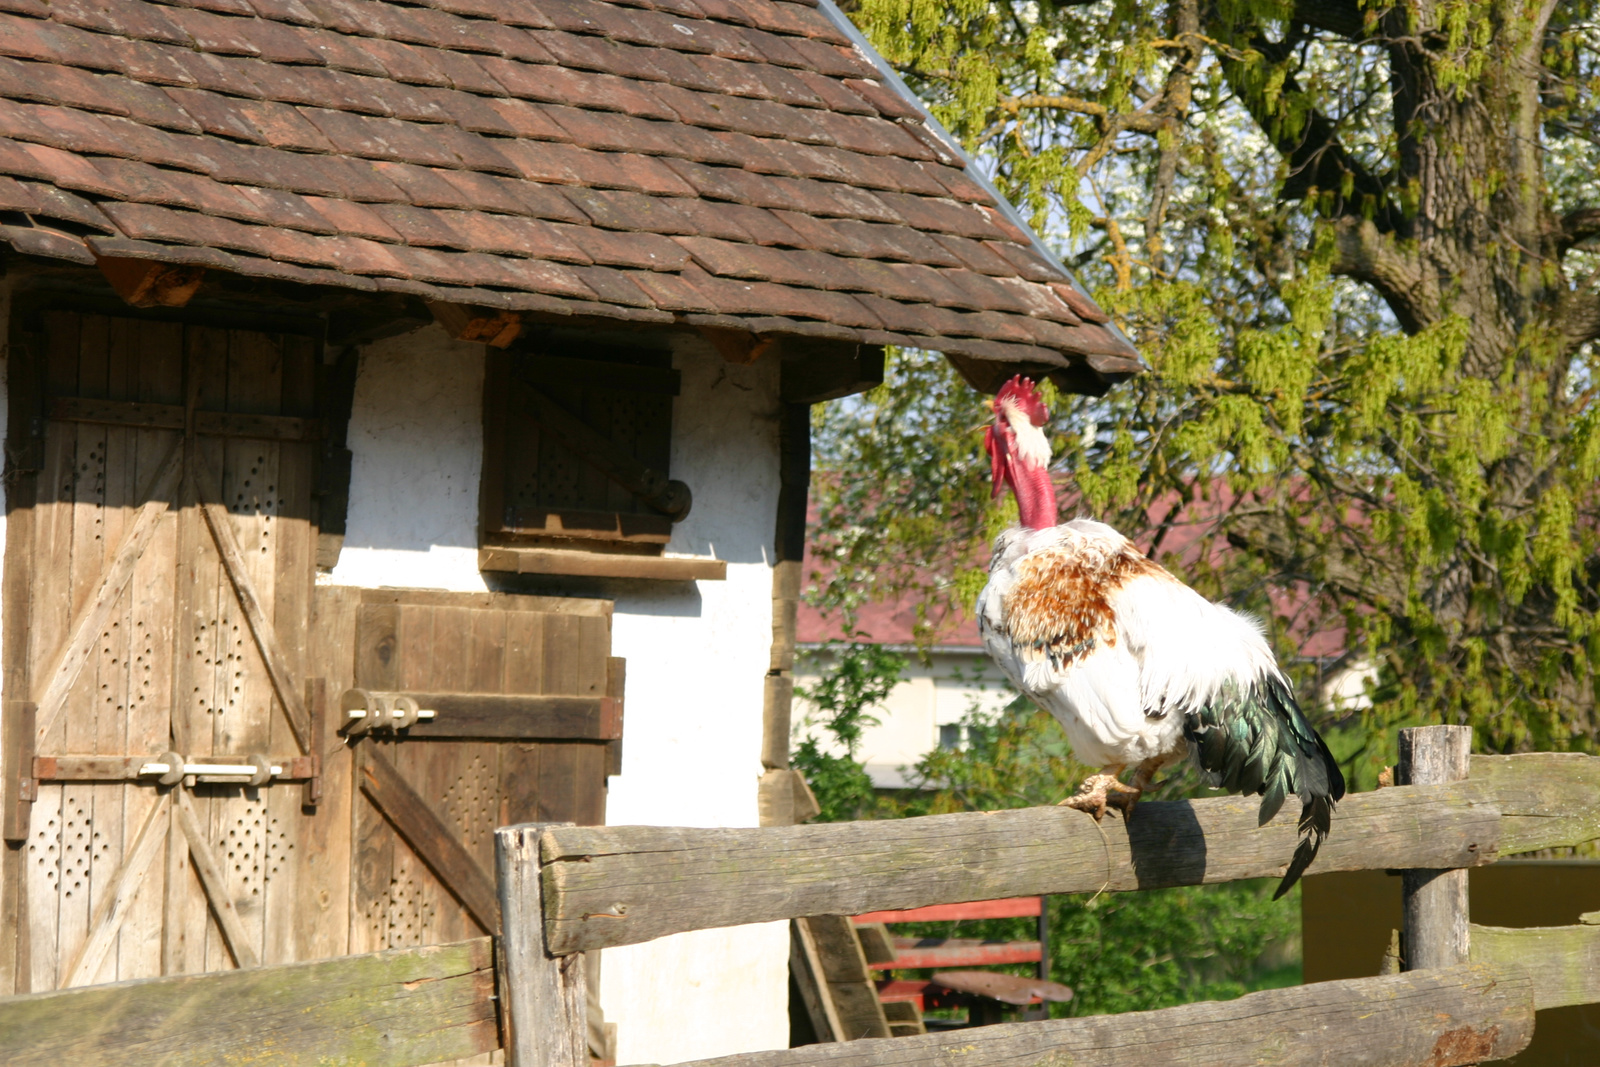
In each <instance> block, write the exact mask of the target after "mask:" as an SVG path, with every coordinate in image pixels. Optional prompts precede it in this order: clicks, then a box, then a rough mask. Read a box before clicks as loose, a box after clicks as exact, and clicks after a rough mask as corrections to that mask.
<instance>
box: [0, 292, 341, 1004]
mask: <svg viewBox="0 0 1600 1067" xmlns="http://www.w3.org/2000/svg"><path fill="white" fill-rule="evenodd" d="M15 319H16V320H18V321H17V323H16V325H15V327H14V331H13V337H12V349H11V352H12V356H11V360H10V370H11V379H12V380H11V391H12V405H11V419H12V425H11V432H10V437H9V441H8V450H9V451H10V453H11V455H10V459H11V463H10V466H9V471H10V475H11V481H10V485H9V486H8V488H9V491H10V499H9V501H8V503H9V505H10V506H9V509H8V510H9V516H10V522H9V530H8V535H9V536H8V538H7V546H6V560H5V564H6V565H5V593H4V599H5V612H6V627H5V639H6V647H5V658H6V663H5V667H6V691H7V694H8V696H10V697H13V698H15V697H17V696H20V695H23V694H26V695H27V696H28V698H29V699H28V702H26V703H24V702H21V701H15V702H13V703H12V704H11V705H10V706H8V707H7V709H6V716H5V719H6V727H7V757H8V758H7V766H8V768H9V770H8V778H11V776H12V774H13V773H15V775H16V777H15V778H12V782H15V783H17V784H15V785H11V784H9V783H8V789H7V793H8V803H7V810H6V813H5V814H6V837H7V839H8V841H11V842H13V843H14V847H13V848H12V849H11V850H10V851H9V852H8V855H7V865H6V870H5V887H4V891H5V900H6V902H7V911H8V914H7V916H6V919H7V920H8V921H7V923H6V925H7V926H8V927H9V928H10V930H11V931H12V932H13V938H14V940H13V941H12V942H11V943H10V944H8V945H7V946H6V948H7V949H8V951H7V953H6V957H7V959H6V962H8V963H10V964H11V966H12V969H13V984H14V986H15V988H16V989H17V990H18V991H24V990H36V991H37V990H46V989H53V988H58V987H65V986H69V985H85V984H91V983H96V982H107V981H115V980H119V979H127V978H141V977H148V976H151V975H156V974H163V973H166V974H173V973H182V972H191V971H202V970H216V969H219V968H221V967H224V966H232V965H234V964H237V965H241V966H250V965H253V964H255V963H258V962H264V961H268V962H270V961H275V960H288V959H293V958H295V956H294V942H293V939H292V938H289V939H285V938H283V937H281V936H279V934H278V931H281V930H283V929H285V928H286V927H288V926H289V925H291V924H292V918H293V915H294V913H295V911H296V900H295V888H294V881H295V878H294V875H295V869H296V865H295V863H294V862H292V850H293V848H294V842H293V839H292V830H293V825H292V824H293V823H294V822H295V821H296V820H297V819H298V818H299V817H300V815H299V809H300V806H301V801H302V799H303V796H302V789H301V787H299V786H297V785H290V784H288V783H289V782H291V781H293V780H305V779H309V778H311V777H313V776H314V773H315V770H314V765H315V760H314V759H313V758H309V757H310V749H309V744H310V740H311V737H310V734H311V725H310V715H309V712H308V710H307V705H306V698H305V689H304V669H305V634H306V619H307V615H308V611H309V607H310V597H311V589H312V583H313V579H314V550H315V536H314V530H313V528H312V526H311V522H310V515H311V499H312V478H313V474H314V465H315V461H316V453H315V449H314V446H313V444H312V442H314V441H315V440H316V439H317V438H318V437H319V436H320V427H319V424H318V423H317V421H316V420H315V419H314V418H313V417H312V416H313V414H314V381H315V371H316V364H317V359H316V356H317V351H318V345H317V343H316V341H315V340H314V339H313V338H312V337H310V336H306V335H299V334H294V333H281V332H280V333H265V332H258V331H251V330H242V329H231V328H227V327H224V326H204V325H194V324H185V323H182V322H176V321H161V320H159V319H155V318H129V317H117V316H112V315H105V314H88V313H82V312H76V311H69V310H45V311H32V312H19V313H18V314H17V315H16V316H15ZM163 753H165V754H166V755H161V754H163ZM197 767H204V768H208V769H209V773H205V772H200V773H188V774H186V773H185V769H186V768H188V769H190V770H193V769H195V768H197ZM172 785H175V786H176V788H170V789H169V788H163V786H172ZM18 845H20V847H17V846H18Z"/></svg>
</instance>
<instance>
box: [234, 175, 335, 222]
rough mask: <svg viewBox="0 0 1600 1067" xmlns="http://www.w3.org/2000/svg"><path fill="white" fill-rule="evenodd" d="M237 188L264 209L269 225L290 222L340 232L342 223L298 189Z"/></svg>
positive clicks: (259, 209)
mask: <svg viewBox="0 0 1600 1067" xmlns="http://www.w3.org/2000/svg"><path fill="white" fill-rule="evenodd" d="M234 192H235V193H237V194H238V195H239V197H240V198H242V199H243V200H245V201H246V202H247V203H249V204H250V205H251V206H252V207H254V208H255V209H256V210H257V211H258V212H259V213H260V217H261V221H262V222H263V223H265V224H266V225H269V226H287V227H289V228H291V229H296V230H304V231H306V232H307V233H319V234H334V233H338V232H339V229H338V227H336V226H334V225H333V224H332V223H330V222H329V221H328V220H327V219H325V218H323V217H322V215H321V214H319V213H318V212H317V209H316V208H314V207H312V206H311V205H310V204H309V203H307V202H306V200H305V198H304V197H301V196H296V195H295V194H294V193H288V192H284V191H283V190H282V189H257V188H255V187H253V186H249V185H238V186H235V187H234Z"/></svg>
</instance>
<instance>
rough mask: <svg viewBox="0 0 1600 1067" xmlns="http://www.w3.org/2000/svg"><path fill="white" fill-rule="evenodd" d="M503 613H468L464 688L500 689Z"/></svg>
mask: <svg viewBox="0 0 1600 1067" xmlns="http://www.w3.org/2000/svg"><path fill="white" fill-rule="evenodd" d="M506 615H507V613H506V612H504V611H499V610H495V609H488V610H480V611H474V612H473V613H472V632H471V635H470V637H469V639H468V641H467V681H466V685H465V691H466V692H469V693H500V692H504V687H505V674H506ZM487 869H488V868H485V870H487Z"/></svg>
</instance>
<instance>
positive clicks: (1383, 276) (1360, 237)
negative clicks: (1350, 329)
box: [1332, 217, 1439, 333]
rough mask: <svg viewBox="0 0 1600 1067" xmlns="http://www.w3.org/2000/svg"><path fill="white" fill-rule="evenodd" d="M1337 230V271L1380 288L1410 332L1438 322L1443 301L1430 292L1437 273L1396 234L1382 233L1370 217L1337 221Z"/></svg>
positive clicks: (1335, 240)
mask: <svg viewBox="0 0 1600 1067" xmlns="http://www.w3.org/2000/svg"><path fill="white" fill-rule="evenodd" d="M1333 232H1334V247H1335V250H1336V254H1335V256H1334V261H1333V266H1332V270H1333V273H1335V274H1342V275H1344V276H1345V277H1346V278H1354V279H1355V280H1357V281H1360V282H1366V283H1367V284H1368V285H1370V286H1372V287H1373V288H1374V289H1376V290H1377V291H1378V293H1379V295H1381V296H1382V297H1383V299H1384V302H1385V303H1387V304H1388V305H1389V308H1390V310H1392V311H1393V312H1394V314H1395V318H1397V319H1399V320H1400V325H1401V327H1402V328H1403V329H1404V330H1405V331H1406V332H1407V333H1416V332H1418V331H1419V330H1421V329H1423V328H1424V327H1426V326H1427V325H1428V324H1429V323H1431V322H1433V321H1434V319H1435V318H1436V317H1437V313H1438V306H1439V301H1438V299H1437V295H1436V294H1434V293H1431V292H1429V289H1430V288H1431V281H1432V278H1433V276H1432V274H1430V273H1429V272H1428V271H1426V270H1424V269H1423V266H1422V264H1421V263H1420V262H1419V261H1418V260H1417V258H1416V257H1415V256H1412V255H1408V254H1406V253H1405V252H1402V251H1401V250H1400V248H1399V247H1398V245H1397V243H1396V241H1395V238H1394V235H1393V234H1387V233H1383V232H1381V231H1380V230H1379V229H1378V227H1377V226H1376V225H1374V224H1373V223H1371V222H1369V221H1368V220H1366V219H1362V218H1350V217H1346V218H1343V219H1340V220H1339V221H1338V222H1337V223H1335V225H1334V231H1333Z"/></svg>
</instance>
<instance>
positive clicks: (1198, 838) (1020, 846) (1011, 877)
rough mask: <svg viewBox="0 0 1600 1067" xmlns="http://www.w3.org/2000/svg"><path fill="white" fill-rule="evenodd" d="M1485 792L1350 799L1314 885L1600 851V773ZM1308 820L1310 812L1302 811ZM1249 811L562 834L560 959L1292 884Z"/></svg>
mask: <svg viewBox="0 0 1600 1067" xmlns="http://www.w3.org/2000/svg"><path fill="white" fill-rule="evenodd" d="M1472 767H1473V777H1472V778H1471V779H1469V780H1468V781H1465V782H1456V783H1452V784H1450V785H1441V786H1409V787H1402V788H1395V789H1383V790H1379V791H1377V792H1375V793H1363V794H1357V795H1353V796H1349V797H1346V798H1345V800H1344V801H1343V802H1342V803H1341V804H1340V805H1339V810H1338V812H1337V813H1336V814H1335V816H1334V824H1333V833H1332V835H1331V836H1330V837H1329V839H1328V841H1327V843H1326V844H1325V845H1324V846H1323V849H1322V853H1321V855H1320V856H1319V857H1318V859H1317V862H1316V864H1315V865H1313V867H1312V868H1311V870H1312V871H1313V872H1319V871H1345V870H1370V869H1375V868H1376V869H1384V868H1399V867H1424V868H1446V867H1468V866H1474V865H1477V864H1481V863H1487V862H1492V861H1493V860H1494V859H1495V858H1496V857H1497V856H1500V855H1505V854H1508V853H1512V852H1520V851H1528V850H1531V849H1537V848H1547V847H1550V846H1552V845H1557V844H1574V843H1577V842H1579V841H1585V840H1589V839H1591V838H1594V837H1597V836H1600V759H1597V758H1592V757H1587V756H1566V755H1531V756H1509V757H1504V756H1502V757H1478V758H1475V759H1474V760H1473V764H1472ZM1289 807H1290V808H1291V809H1292V808H1293V804H1291V805H1290V806H1289ZM1256 809H1257V802H1256V801H1255V800H1253V799H1249V798H1241V797H1219V798H1215V799H1207V800H1197V801H1181V802H1171V803H1162V802H1151V803H1146V804H1141V805H1140V806H1139V808H1138V809H1137V811H1136V812H1135V814H1134V817H1133V819H1132V820H1131V821H1130V822H1128V823H1124V822H1122V821H1121V820H1120V819H1117V818H1115V817H1113V818H1108V819H1106V820H1105V821H1104V822H1103V823H1101V824H1099V825H1098V826H1097V825H1096V824H1095V823H1094V822H1093V821H1092V820H1090V819H1089V818H1088V817H1087V816H1086V815H1084V814H1083V813H1081V812H1077V811H1072V810H1070V809H1065V808H1056V807H1044V808H1025V809H1020V810H1014V811H1000V812H972V813H964V814H959V815H937V816H929V817H926V818H919V819H895V820H885V821H879V822H857V823H832V824H825V825H816V826H792V827H768V828H760V829H678V828H662V827H636V826H626V827H585V826H579V827H566V828H561V829H554V830H549V831H546V832H545V834H544V836H543V838H542V841H541V853H542V858H543V861H544V863H545V867H544V889H545V919H546V931H547V937H548V939H549V946H550V950H551V951H552V952H555V953H557V954H566V953H570V952H577V951H581V950H585V949H592V948H602V947H606V946H613V945H628V944H636V943H638V942H642V941H649V940H652V939H654V938H657V937H662V936H664V935H666V934H672V933H680V932H683V931H686V930H698V929H707V928H712V927H719V926H735V925H740V924H744V923H752V922H762V921H768V920H773V919H787V918H794V917H798V916H804V915H827V914H834V915H838V914H846V915H848V914H858V913H861V912H866V911H879V910H884V909H893V908H912V907H921V906H923V905H928V904H944V903H956V902H960V901H967V900H990V899H995V898H999V897H1011V896H1026V895H1033V894H1037V893H1092V892H1095V891H1097V890H1100V889H1109V890H1129V889H1152V888H1158V887H1162V886H1172V885H1195V884H1200V883H1211V882H1226V881H1235V880H1238V879H1241V878H1260V877H1275V876H1278V875H1280V874H1282V873H1283V869H1284V864H1285V863H1286V862H1287V861H1288V859H1289V857H1290V855H1291V854H1292V853H1293V852H1294V848H1295V841H1296V833H1295V826H1294V820H1293V819H1292V818H1291V817H1290V816H1289V815H1280V816H1279V817H1278V818H1277V819H1276V820H1274V821H1273V822H1272V823H1270V824H1268V825H1267V826H1265V827H1257V825H1256Z"/></svg>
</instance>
